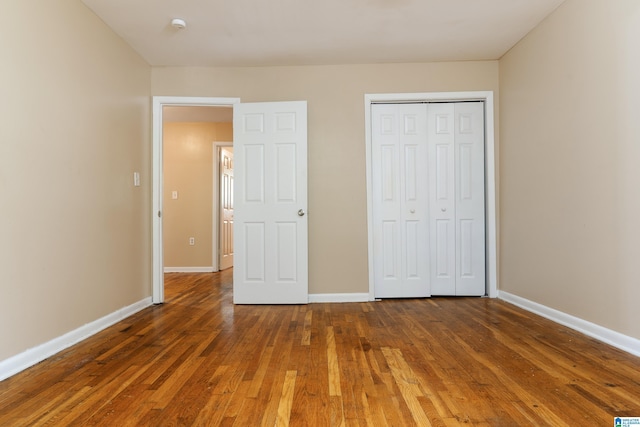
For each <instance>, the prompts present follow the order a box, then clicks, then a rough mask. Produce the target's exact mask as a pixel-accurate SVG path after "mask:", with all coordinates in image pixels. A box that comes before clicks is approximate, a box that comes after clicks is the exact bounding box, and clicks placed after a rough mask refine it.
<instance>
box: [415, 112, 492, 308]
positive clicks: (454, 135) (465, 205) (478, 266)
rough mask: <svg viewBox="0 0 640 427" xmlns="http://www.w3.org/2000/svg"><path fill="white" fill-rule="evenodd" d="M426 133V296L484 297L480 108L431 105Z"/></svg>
mask: <svg viewBox="0 0 640 427" xmlns="http://www.w3.org/2000/svg"><path fill="white" fill-rule="evenodd" d="M428 129H429V131H428V134H429V136H428V137H429V164H428V168H429V171H430V172H429V181H430V183H431V185H430V192H431V198H430V202H431V203H430V204H431V206H430V215H431V219H430V229H431V238H432V240H431V243H430V262H431V266H432V269H431V272H432V273H431V294H432V295H459V296H463V295H468V296H480V295H484V294H485V292H486V291H485V218H484V211H485V205H484V199H485V197H484V187H485V182H484V181H485V179H484V104H483V103H482V102H459V103H439V104H438V103H435V104H430V105H429V110H428Z"/></svg>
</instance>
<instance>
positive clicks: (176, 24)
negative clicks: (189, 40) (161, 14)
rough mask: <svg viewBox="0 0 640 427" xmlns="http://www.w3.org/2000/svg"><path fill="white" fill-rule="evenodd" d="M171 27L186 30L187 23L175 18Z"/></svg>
mask: <svg viewBox="0 0 640 427" xmlns="http://www.w3.org/2000/svg"><path fill="white" fill-rule="evenodd" d="M171 26H172V27H173V28H176V29H178V30H183V29H184V28H186V26H187V23H186V22H185V20H184V19H180V18H174V19H172V20H171Z"/></svg>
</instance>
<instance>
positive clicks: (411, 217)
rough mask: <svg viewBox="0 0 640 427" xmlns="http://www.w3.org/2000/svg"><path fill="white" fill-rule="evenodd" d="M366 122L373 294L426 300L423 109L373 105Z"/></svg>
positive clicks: (426, 192) (381, 296) (425, 186)
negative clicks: (369, 127)
mask: <svg viewBox="0 0 640 427" xmlns="http://www.w3.org/2000/svg"><path fill="white" fill-rule="evenodd" d="M371 118H372V119H371V120H372V135H371V136H372V138H371V140H372V145H373V147H372V163H373V168H372V170H373V177H372V179H373V186H372V188H373V241H374V249H373V250H374V267H373V268H374V274H375V279H374V287H375V296H376V298H388V297H426V296H429V295H430V288H429V264H428V250H429V247H428V242H429V227H428V195H429V192H428V188H427V179H428V176H427V168H426V165H427V105H426V104H374V105H372V111H371Z"/></svg>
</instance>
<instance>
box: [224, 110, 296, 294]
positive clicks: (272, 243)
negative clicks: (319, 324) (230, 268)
mask: <svg viewBox="0 0 640 427" xmlns="http://www.w3.org/2000/svg"><path fill="white" fill-rule="evenodd" d="M233 135H234V157H235V167H234V176H235V182H234V191H235V211H234V215H235V221H234V247H235V256H234V257H235V259H234V262H235V265H234V272H233V300H234V303H236V304H299V303H302V304H306V303H307V302H308V277H307V276H308V261H307V259H308V252H307V251H308V250H307V238H308V237H307V236H308V232H307V215H306V211H307V103H306V101H298V102H272V103H249V104H236V105H235V106H234V118H233Z"/></svg>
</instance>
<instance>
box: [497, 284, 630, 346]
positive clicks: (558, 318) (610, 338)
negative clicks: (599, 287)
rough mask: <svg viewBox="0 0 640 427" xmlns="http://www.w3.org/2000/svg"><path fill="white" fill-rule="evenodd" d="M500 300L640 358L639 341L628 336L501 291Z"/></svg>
mask: <svg viewBox="0 0 640 427" xmlns="http://www.w3.org/2000/svg"><path fill="white" fill-rule="evenodd" d="M498 298H500V299H501V300H503V301H506V302H508V303H511V304H513V305H516V306H518V307H520V308H522V309H524V310H527V311H530V312H531V313H535V314H537V315H539V316H542V317H544V318H546V319H549V320H552V321H554V322H556V323H559V324H561V325H563V326H566V327H568V328H571V329H574V330H576V331H578V332H581V333H583V334H585V335H587V336H590V337H592V338H595V339H597V340H599V341H602V342H604V343H606V344H610V345H612V346H614V347H617V348H619V349H620V350H623V351H626V352H627V353H631V354H633V355H634V356H639V357H640V340H639V339H636V338H633V337H630V336H628V335H623V334H621V333H619V332H616V331H613V330H611V329H607V328H605V327H603V326H600V325H596V324H595V323H591V322H589V321H587V320H584V319H580V318H579V317H575V316H572V315H570V314H567V313H564V312H562V311H559V310H556V309H554V308H551V307H547V306H545V305H542V304H538V303H537V302H533V301H530V300H528V299H526V298H522V297H519V296H517V295H513V294H510V293H509V292H504V291H500V293H499V295H498Z"/></svg>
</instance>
